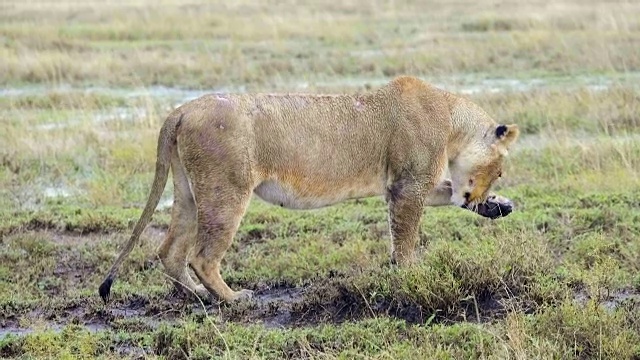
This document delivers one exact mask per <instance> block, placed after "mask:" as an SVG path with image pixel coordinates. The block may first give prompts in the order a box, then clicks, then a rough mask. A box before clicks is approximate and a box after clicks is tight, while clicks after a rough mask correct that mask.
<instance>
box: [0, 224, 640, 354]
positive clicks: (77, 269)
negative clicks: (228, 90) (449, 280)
mask: <svg viewBox="0 0 640 360" xmlns="http://www.w3.org/2000/svg"><path fill="white" fill-rule="evenodd" d="M165 233H166V229H163V228H158V227H149V228H147V230H146V231H145V233H144V234H143V236H145V237H147V239H151V242H152V243H157V242H159V241H160V240H161V239H162V238H163V237H164V235H165ZM47 234H48V238H49V239H51V241H52V242H54V243H56V244H57V245H60V246H65V247H67V248H68V249H67V250H66V251H65V252H63V253H62V259H61V261H60V262H59V265H57V267H56V269H55V271H54V275H55V277H56V278H58V279H59V280H60V282H59V283H58V285H56V286H52V287H51V288H50V289H47V293H48V295H49V296H51V298H52V299H55V298H58V300H56V301H53V302H52V303H50V304H49V303H47V304H45V305H38V304H36V305H34V304H17V305H15V306H13V305H11V306H5V307H4V308H2V309H0V310H1V311H0V338H3V337H5V336H7V335H17V336H22V335H26V334H29V333H31V332H34V331H42V330H44V329H49V330H53V331H62V329H63V328H64V327H65V326H67V325H71V324H73V325H78V326H81V327H83V328H85V329H87V330H89V331H92V332H96V331H103V330H113V331H118V330H125V331H126V330H128V331H137V332H145V331H151V330H153V329H156V328H158V327H159V326H161V325H162V324H168V325H172V324H178V323H180V322H181V320H183V319H185V318H189V319H191V320H195V321H208V320H210V319H213V320H214V321H216V322H229V321H231V322H236V323H241V324H262V325H263V326H265V327H266V328H287V327H304V326H314V325H318V324H327V323H334V324H335V323H342V322H345V321H353V320H359V319H363V318H370V317H378V316H390V317H395V318H399V319H403V320H405V321H407V322H408V323H413V324H430V323H452V322H459V321H470V322H478V323H486V322H494V321H497V320H500V319H502V318H504V317H505V316H506V315H507V313H508V312H509V311H511V310H513V309H517V310H518V311H519V312H525V313H531V312H535V311H536V309H538V308H539V304H536V303H534V302H531V301H526V300H522V299H520V298H519V297H518V294H513V293H511V294H510V296H509V297H506V296H504V295H503V294H500V293H492V292H488V291H484V292H483V291H480V292H479V293H475V294H473V295H472V296H469V297H468V298H465V299H463V300H461V301H459V302H458V303H455V304H447V306H445V308H442V309H440V308H438V309H433V308H426V307H424V306H421V305H420V304H418V303H416V302H415V301H412V300H411V299H410V298H408V297H406V296H402V294H397V293H392V294H390V295H389V294H387V295H384V296H382V295H381V296H376V297H372V296H369V295H365V294H367V292H363V291H361V290H360V289H358V288H357V286H355V285H353V279H354V278H353V276H354V274H344V273H330V274H329V275H328V276H326V277H319V278H316V279H312V280H307V281H306V282H304V283H302V284H291V283H287V282H282V281H277V280H267V281H266V282H263V283H254V284H233V285H235V286H239V285H240V286H242V287H246V288H249V289H252V290H254V297H253V299H251V300H246V301H241V302H238V303H234V304H224V303H218V302H217V301H215V300H211V299H196V298H195V297H193V296H186V295H184V294H182V293H179V292H177V291H169V292H167V293H166V294H159V295H158V294H156V295H151V294H147V293H142V292H141V293H133V294H128V295H124V297H120V298H117V299H114V300H112V301H110V302H109V303H107V304H103V303H102V302H101V301H100V299H99V298H98V296H97V294H96V295H95V296H93V297H90V296H89V297H87V298H74V299H68V300H65V299H61V297H64V296H65V294H66V293H67V290H68V289H70V288H73V287H80V286H86V280H84V279H83V278H84V277H85V275H86V274H87V273H90V272H95V271H96V270H97V266H96V265H95V264H93V263H91V262H90V261H87V260H83V257H82V256H80V255H79V254H78V253H76V252H75V248H77V247H78V246H79V245H83V244H87V243H90V242H93V241H97V240H100V239H98V237H99V236H101V235H100V234H91V235H78V234H75V233H69V232H66V233H65V232H47ZM254 238H262V235H260V236H257V235H256V234H253V235H251V236H250V235H247V239H245V240H246V241H247V242H249V243H251V242H252V241H255V239H254ZM69 249H72V250H69ZM143 266H144V267H153V266H159V263H158V261H157V260H148V261H147V263H145V264H144V265H143ZM575 299H576V301H577V302H578V303H580V304H583V305H585V304H586V303H587V300H588V295H587V294H586V292H584V291H581V290H576V296H575ZM600 300H601V301H599V303H601V304H603V305H604V306H605V308H607V309H609V310H613V309H615V308H617V307H619V306H626V305H628V303H629V302H634V303H635V304H640V293H639V292H638V291H637V289H626V290H624V291H620V292H617V293H611V294H607V296H606V298H602V299H600ZM510 309H511V310H510ZM125 350H126V346H125ZM125 350H123V351H125Z"/></svg>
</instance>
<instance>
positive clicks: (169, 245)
mask: <svg viewBox="0 0 640 360" xmlns="http://www.w3.org/2000/svg"><path fill="white" fill-rule="evenodd" d="M171 169H172V175H173V186H174V197H175V200H174V203H173V208H172V212H171V225H170V226H169V232H168V234H167V237H166V238H165V240H164V242H163V244H162V245H161V246H160V251H159V255H160V260H161V261H162V264H163V266H164V268H165V272H166V274H167V276H168V277H169V278H170V279H171V281H173V283H174V285H175V286H176V288H177V289H178V290H181V291H183V292H185V293H187V294H193V293H195V294H197V295H200V296H202V295H206V291H203V290H204V288H203V287H202V286H198V285H196V283H195V282H194V281H193V279H192V278H191V275H190V274H189V271H188V267H187V266H188V257H189V253H190V251H191V249H192V248H193V245H194V243H195V238H196V229H197V225H196V204H195V201H194V198H193V194H192V193H191V188H190V186H189V180H188V178H187V175H186V173H185V171H184V168H183V166H182V164H181V163H180V160H179V158H178V154H177V152H175V153H174V154H172V158H171Z"/></svg>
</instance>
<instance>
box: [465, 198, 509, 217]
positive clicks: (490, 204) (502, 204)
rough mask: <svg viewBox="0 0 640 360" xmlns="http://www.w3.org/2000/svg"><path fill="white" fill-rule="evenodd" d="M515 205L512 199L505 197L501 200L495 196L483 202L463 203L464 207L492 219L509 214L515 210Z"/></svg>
mask: <svg viewBox="0 0 640 360" xmlns="http://www.w3.org/2000/svg"><path fill="white" fill-rule="evenodd" d="M513 206H514V205H513V202H512V201H511V200H509V199H504V198H502V199H500V200H499V199H497V198H495V197H490V198H487V200H485V201H484V202H481V203H474V202H469V203H466V204H464V205H462V207H463V208H465V209H468V210H471V211H473V212H475V213H477V214H478V215H481V216H484V217H487V218H490V219H497V218H500V217H505V216H507V215H509V214H510V213H511V212H512V211H513Z"/></svg>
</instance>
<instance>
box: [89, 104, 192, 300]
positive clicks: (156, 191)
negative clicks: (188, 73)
mask: <svg viewBox="0 0 640 360" xmlns="http://www.w3.org/2000/svg"><path fill="white" fill-rule="evenodd" d="M182 117H183V114H180V115H179V116H178V114H177V113H174V114H172V115H170V116H169V117H168V118H167V120H166V121H165V122H164V125H163V126H162V129H161V130H160V135H159V136H158V150H157V158H156V173H155V177H154V179H153V185H152V186H151V193H150V194H149V198H148V199H147V204H146V205H145V207H144V210H143V211H142V215H141V216H140V219H138V223H137V224H136V226H135V228H134V229H133V233H132V234H131V237H130V238H129V241H127V243H126V244H125V247H124V248H123V249H122V251H121V252H120V255H118V258H117V259H116V261H115V262H114V263H113V265H112V266H111V269H110V270H109V273H108V274H107V277H106V278H105V279H104V281H103V282H102V284H100V288H99V290H98V292H99V293H100V297H101V298H102V300H103V301H104V302H105V303H106V302H107V300H108V299H109V293H110V292H111V285H112V284H113V280H114V279H115V276H116V272H117V271H118V268H119V267H120V265H122V262H123V261H124V259H125V258H126V257H127V256H128V255H129V253H130V252H131V250H133V247H134V246H135V244H136V243H137V242H138V240H139V239H140V234H141V233H142V231H143V230H144V228H145V227H146V226H147V225H148V224H149V221H151V217H152V216H153V212H154V211H155V209H156V207H157V206H158V202H160V197H161V196H162V192H163V191H164V187H165V185H166V184H167V178H168V175H169V169H170V166H171V153H172V151H174V148H175V146H176V138H177V135H176V131H177V129H178V127H179V126H180V123H181V122H182Z"/></svg>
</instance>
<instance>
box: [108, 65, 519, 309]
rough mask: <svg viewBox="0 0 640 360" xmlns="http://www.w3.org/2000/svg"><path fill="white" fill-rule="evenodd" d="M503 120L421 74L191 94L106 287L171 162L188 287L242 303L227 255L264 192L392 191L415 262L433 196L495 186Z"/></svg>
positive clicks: (173, 122)
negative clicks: (334, 91) (224, 272)
mask: <svg viewBox="0 0 640 360" xmlns="http://www.w3.org/2000/svg"><path fill="white" fill-rule="evenodd" d="M497 126H498V125H497V124H496V123H495V122H494V121H493V120H492V119H491V118H490V117H489V116H488V115H487V114H486V113H485V112H484V111H482V109H480V108H479V107H478V106H476V105H475V104H473V103H472V102H470V101H469V100H466V99H464V98H461V97H458V96H456V95H453V94H451V93H448V92H446V91H443V90H440V89H437V88H435V87H433V86H431V85H429V84H428V83H426V82H424V81H421V80H419V79H416V78H413V77H399V78H397V79H395V80H393V81H391V82H390V83H389V84H387V85H386V86H383V87H381V88H380V89H378V90H376V91H373V92H369V93H366V94H359V95H267V94H250V95H231V94H228V95H220V94H219V95H206V96H203V97H200V98H198V99H195V100H193V101H190V102H188V103H186V104H184V105H182V106H180V107H179V108H177V109H175V110H174V111H173V112H172V114H170V115H169V117H168V119H167V121H166V122H165V125H164V126H163V129H162V130H161V132H160V137H159V143H158V161H157V167H156V177H155V180H154V184H153V187H152V194H151V196H150V199H149V201H148V204H147V206H146V207H145V209H144V211H143V214H142V216H141V219H140V221H139V222H138V224H137V225H136V228H135V230H134V233H133V235H132V236H131V238H130V240H129V242H128V243H127V246H126V247H125V249H124V250H123V251H122V253H121V254H120V256H119V257H118V259H117V260H116V262H115V263H114V265H113V266H112V268H111V270H110V272H109V276H108V277H107V279H105V282H104V283H103V284H102V286H101V288H100V294H101V295H102V296H103V298H105V299H106V297H108V295H109V289H110V285H111V282H112V281H113V278H114V276H115V272H116V270H117V268H118V266H119V265H120V263H121V262H122V261H123V259H124V258H125V257H126V255H127V254H128V253H129V251H130V250H131V248H132V247H133V244H134V243H135V242H136V241H137V240H138V237H139V235H140V232H141V231H142V229H143V228H144V226H146V225H147V223H148V222H149V220H150V218H151V214H152V213H153V211H154V209H155V207H156V206H157V203H158V200H159V198H160V194H161V193H162V189H163V188H164V185H165V182H166V178H167V172H168V171H169V164H170V165H171V166H170V167H171V169H172V171H173V182H174V187H175V202H174V207H173V213H172V220H171V226H170V230H169V233H168V236H167V239H166V240H165V242H164V243H163V245H162V247H161V249H160V257H161V259H162V262H163V264H164V266H165V268H166V271H167V273H168V274H169V276H171V277H172V278H173V279H175V282H176V285H177V286H179V287H181V288H183V289H185V290H188V291H200V292H202V291H203V290H204V289H206V290H208V292H210V293H211V294H213V295H216V296H217V297H219V298H221V299H223V300H227V301H232V300H235V299H239V298H243V297H247V296H250V295H251V292H250V291H248V290H241V291H237V292H236V291H233V290H231V289H230V288H229V287H228V286H227V285H226V283H225V282H224V281H223V280H222V277H221V275H220V262H221V260H222V258H223V256H224V254H225V252H226V250H227V249H228V248H229V246H230V245H231V241H232V239H233V237H234V235H235V233H236V230H237V228H238V225H239V224H240V220H241V219H242V217H243V215H244V212H245V209H246V207H247V206H248V204H249V201H250V199H251V196H252V194H254V193H255V194H257V195H258V196H260V197H262V198H263V199H265V200H266V201H269V202H272V203H274V204H277V205H280V206H284V207H287V208H293V209H311V208H317V207H322V206H328V205H332V204H335V203H338V202H341V201H344V200H346V199H352V198H361V197H368V196H374V195H385V198H386V200H387V202H388V205H389V223H390V231H391V237H392V243H393V245H392V252H391V256H392V260H393V261H396V262H397V263H399V264H408V263H411V262H412V261H413V260H414V257H415V255H414V252H415V245H416V242H417V240H418V227H419V223H420V219H421V217H422V210H423V208H424V206H441V205H449V204H452V203H453V204H455V205H458V206H462V205H469V204H470V203H478V202H481V201H483V200H484V199H485V198H486V197H487V196H488V195H489V190H490V187H491V185H492V184H493V182H494V181H495V179H496V178H497V177H498V176H499V173H500V171H501V164H502V158H503V156H504V155H505V154H506V153H507V148H508V147H509V145H510V144H511V143H513V142H514V141H515V139H516V138H517V135H518V129H517V127H516V126H515V125H509V126H508V127H506V128H503V129H507V130H506V131H505V132H504V134H502V136H501V137H500V138H498V137H497V136H496V128H497ZM447 167H449V171H450V173H451V179H450V180H449V179H445V172H446V170H447ZM470 180H471V182H470ZM465 192H468V193H469V195H470V196H469V197H468V198H467V199H465V198H464V194H465ZM189 265H190V266H191V267H192V268H193V270H194V272H195V274H196V275H197V277H198V278H199V280H200V281H201V282H202V284H203V287H198V286H196V284H195V282H194V281H193V280H192V279H191V277H190V276H189V274H188V272H187V266H189Z"/></svg>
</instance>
